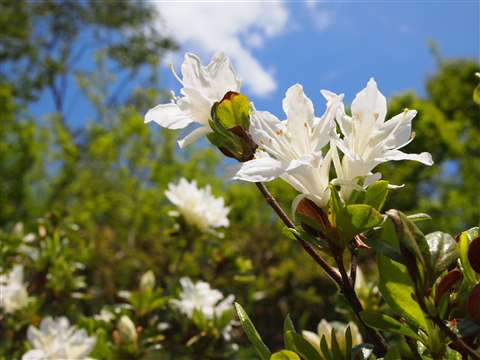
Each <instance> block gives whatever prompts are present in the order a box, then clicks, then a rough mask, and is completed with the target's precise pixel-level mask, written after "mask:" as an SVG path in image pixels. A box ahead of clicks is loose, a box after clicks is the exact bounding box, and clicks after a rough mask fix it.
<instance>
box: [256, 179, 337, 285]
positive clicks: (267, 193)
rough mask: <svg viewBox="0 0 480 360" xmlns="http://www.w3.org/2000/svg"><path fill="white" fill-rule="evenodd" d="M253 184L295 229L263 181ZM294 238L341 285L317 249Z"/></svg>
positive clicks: (289, 226) (278, 213) (293, 227)
mask: <svg viewBox="0 0 480 360" xmlns="http://www.w3.org/2000/svg"><path fill="white" fill-rule="evenodd" d="M255 185H257V187H258V189H259V190H260V192H261V193H262V195H263V196H264V197H265V199H266V200H267V202H268V203H269V204H270V206H271V207H272V208H273V210H274V211H275V212H276V213H277V215H278V216H279V217H280V219H282V221H283V223H284V224H285V225H286V226H287V227H288V228H290V229H295V230H296V228H297V227H296V226H295V224H294V223H293V221H292V220H290V218H289V217H288V215H287V214H286V213H285V211H283V209H282V208H281V207H280V204H278V202H277V200H275V198H274V197H273V196H272V194H270V191H268V189H267V187H266V186H265V184H264V183H261V182H256V183H255ZM295 239H297V241H298V242H299V243H300V245H302V247H303V248H304V249H305V251H306V252H307V253H308V254H309V255H310V256H311V257H312V259H313V260H315V262H316V263H317V264H318V265H320V267H321V268H322V269H323V270H325V272H326V273H327V274H328V275H329V276H330V277H331V278H332V279H333V281H335V282H336V283H337V284H338V286H340V287H341V286H342V278H341V277H340V275H339V274H338V273H337V272H336V271H335V269H334V268H332V267H331V266H330V265H328V263H327V262H326V261H325V259H323V258H322V257H321V256H320V254H318V253H317V251H316V250H315V249H314V248H313V247H312V246H311V245H310V244H309V243H307V242H306V241H305V240H303V239H301V238H300V237H298V236H295Z"/></svg>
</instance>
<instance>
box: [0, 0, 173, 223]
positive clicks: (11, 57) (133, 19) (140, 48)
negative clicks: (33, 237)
mask: <svg viewBox="0 0 480 360" xmlns="http://www.w3.org/2000/svg"><path fill="white" fill-rule="evenodd" d="M0 11H1V13H2V16H1V22H0V26H1V28H0V31H1V33H2V37H1V42H0V62H1V65H2V66H1V70H0V75H1V78H2V88H1V96H2V104H5V105H6V106H5V107H4V106H2V110H1V111H2V116H1V121H2V135H1V136H2V137H1V144H2V157H3V159H2V160H5V161H2V173H1V176H2V179H1V180H2V181H1V183H2V187H1V191H2V193H1V198H2V205H3V204H5V207H2V208H3V209H5V211H2V214H1V216H0V225H4V224H5V223H7V222H8V221H13V220H15V219H18V218H22V217H25V216H26V215H32V214H38V210H39V208H41V207H42V206H43V207H44V209H45V208H48V207H51V206H53V204H55V203H56V202H57V201H58V199H59V198H61V195H62V194H63V189H64V188H65V187H66V186H67V184H68V183H69V182H70V181H71V179H72V178H73V175H74V173H75V171H76V169H75V167H76V166H77V164H78V161H79V157H80V154H82V152H83V151H84V149H85V146H88V144H87V142H86V138H88V136H85V131H84V130H81V129H78V128H77V129H75V127H74V125H75V124H74V121H75V119H74V116H75V112H74V108H75V106H77V104H78V103H81V101H82V98H81V97H79V90H78V83H75V77H78V76H87V75H88V74H90V75H91V74H93V73H94V72H95V71H96V70H95V69H93V70H92V67H91V60H92V59H91V57H92V56H99V55H98V53H99V52H100V53H101V54H102V56H104V57H105V61H104V65H105V66H106V67H107V68H108V69H109V70H110V77H112V75H111V74H115V77H116V81H115V82H113V81H111V82H105V81H104V80H105V79H102V81H104V86H107V85H109V86H110V87H108V88H104V89H102V91H103V93H102V96H101V97H99V98H97V99H96V101H97V102H98V101H100V102H101V103H102V104H101V105H102V106H103V109H109V111H110V113H109V114H108V115H110V116H112V115H113V113H114V112H115V109H116V107H117V106H118V105H119V104H120V103H123V102H125V101H126V99H128V98H129V97H130V92H131V87H132V84H135V83H138V82H140V81H141V82H143V83H145V84H146V86H148V85H150V86H151V85H153V84H155V85H156V84H157V82H158V74H157V71H158V66H157V65H158V63H159V61H160V59H161V58H162V56H163V55H164V53H165V52H166V51H169V50H174V49H176V45H175V43H174V42H173V40H171V39H170V38H167V37H165V36H163V35H161V34H160V33H159V31H158V30H157V26H156V25H157V22H158V19H159V17H158V14H157V13H156V12H155V9H154V8H153V7H152V6H151V5H149V4H148V3H146V2H143V1H121V2H111V1H94V0H90V1H78V2H77V1H66V0H65V1H55V0H45V1H26V0H18V1H17V0H4V1H2V2H1V3H0ZM80 85H81V84H80ZM128 89H130V91H128ZM47 94H49V95H51V99H52V105H53V106H52V114H51V115H49V116H48V117H46V118H44V119H42V118H41V117H42V116H43V115H44V114H35V113H33V112H29V111H28V110H29V109H28V106H29V105H30V104H32V103H34V102H35V101H37V100H41V101H43V103H44V104H45V98H46V97H45V95H47ZM67 105H68V106H67ZM93 105H94V106H96V107H97V109H98V108H99V107H100V104H98V103H96V102H93ZM80 106H81V105H80ZM87 106H88V105H87ZM100 117H102V119H100ZM106 117H107V113H106V112H105V111H104V112H99V113H98V118H97V120H98V121H100V122H103V121H104V120H105V118H106ZM72 118H73V119H72ZM42 120H45V121H46V123H42ZM53 144H54V145H53ZM4 151H5V152H8V154H7V153H4ZM34 158H35V160H36V161H34ZM40 160H41V161H40ZM33 174H35V176H36V177H37V179H36V182H35V185H34V186H33V185H32V184H25V181H26V178H27V177H28V176H32V175H33ZM52 174H54V175H55V176H53V177H52V176H51V175H52ZM32 192H33V193H32ZM28 193H30V194H31V195H32V196H33V197H34V199H31V200H33V201H32V202H30V203H29V201H28V196H27V195H28ZM30 210H31V211H30Z"/></svg>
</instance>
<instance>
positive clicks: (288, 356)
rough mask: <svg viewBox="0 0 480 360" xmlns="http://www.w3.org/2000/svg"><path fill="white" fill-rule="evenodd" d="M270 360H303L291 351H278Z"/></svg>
mask: <svg viewBox="0 0 480 360" xmlns="http://www.w3.org/2000/svg"><path fill="white" fill-rule="evenodd" d="M270 360H301V359H300V356H298V355H297V354H296V353H294V352H293V351H290V350H281V351H277V352H276V353H274V354H273V355H272V357H271V358H270Z"/></svg>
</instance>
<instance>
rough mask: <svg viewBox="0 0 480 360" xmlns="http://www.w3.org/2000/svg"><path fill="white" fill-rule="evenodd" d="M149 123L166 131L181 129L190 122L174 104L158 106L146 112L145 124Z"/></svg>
mask: <svg viewBox="0 0 480 360" xmlns="http://www.w3.org/2000/svg"><path fill="white" fill-rule="evenodd" d="M150 121H155V122H156V123H157V124H159V125H160V126H163V127H166V128H168V129H183V128H184V127H186V126H187V125H188V124H190V123H191V122H192V120H191V119H190V118H188V117H187V116H185V114H184V113H183V112H182V111H181V110H180V108H179V107H178V105H177V104H174V103H169V104H160V105H157V106H155V107H154V108H152V109H150V110H148V112H147V113H146V114H145V122H146V123H148V122H150Z"/></svg>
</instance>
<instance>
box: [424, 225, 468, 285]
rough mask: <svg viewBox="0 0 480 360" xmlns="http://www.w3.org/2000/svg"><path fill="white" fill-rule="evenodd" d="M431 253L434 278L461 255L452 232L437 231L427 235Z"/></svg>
mask: <svg viewBox="0 0 480 360" xmlns="http://www.w3.org/2000/svg"><path fill="white" fill-rule="evenodd" d="M425 239H426V240H427V243H428V246H429V248H430V255H431V268H432V270H433V275H434V278H437V277H438V276H440V274H441V273H442V272H443V271H444V270H446V269H448V268H449V267H450V265H452V264H453V263H454V262H456V261H457V259H458V258H459V257H460V252H459V251H458V244H457V242H456V241H455V240H454V239H453V237H452V236H451V235H450V234H446V233H443V232H441V231H436V232H433V233H430V234H428V235H426V236H425Z"/></svg>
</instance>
